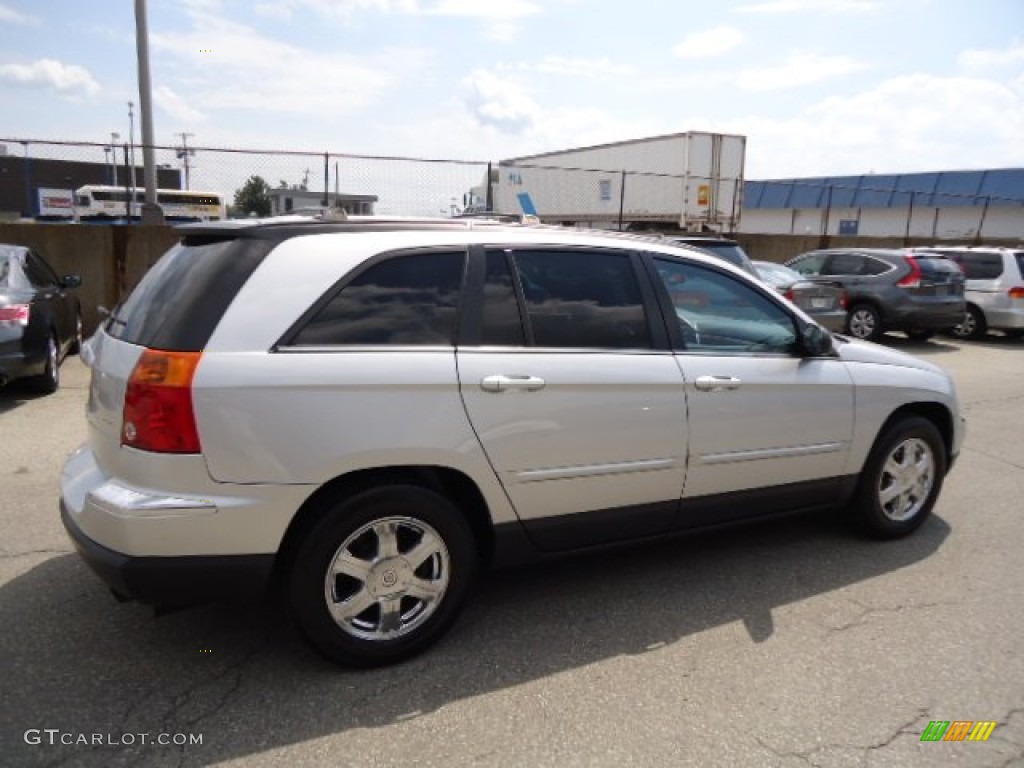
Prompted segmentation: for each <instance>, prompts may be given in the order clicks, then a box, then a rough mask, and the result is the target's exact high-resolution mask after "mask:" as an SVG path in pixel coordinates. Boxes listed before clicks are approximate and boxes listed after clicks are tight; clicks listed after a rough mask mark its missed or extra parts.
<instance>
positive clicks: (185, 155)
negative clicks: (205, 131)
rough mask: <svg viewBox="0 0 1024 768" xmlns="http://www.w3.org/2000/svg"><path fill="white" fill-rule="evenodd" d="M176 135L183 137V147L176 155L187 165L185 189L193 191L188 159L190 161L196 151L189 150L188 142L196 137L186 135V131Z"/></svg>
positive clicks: (190, 134)
mask: <svg viewBox="0 0 1024 768" xmlns="http://www.w3.org/2000/svg"><path fill="white" fill-rule="evenodd" d="M174 135H175V136H181V146H180V147H178V150H177V152H176V153H175V154H176V155H177V157H178V159H179V160H181V161H182V162H183V163H184V164H185V189H191V187H189V178H188V169H189V166H188V159H189V157H191V156H192V155H194V154H195V153H196V151H195V150H194V149H189V146H188V140H189V137H191V136H195V134H194V133H186V132H185V131H182V132H181V133H176V134H174Z"/></svg>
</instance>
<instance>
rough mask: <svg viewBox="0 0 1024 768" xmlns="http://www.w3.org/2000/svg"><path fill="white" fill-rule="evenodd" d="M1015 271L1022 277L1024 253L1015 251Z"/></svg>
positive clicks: (1023, 274) (1023, 272)
mask: <svg viewBox="0 0 1024 768" xmlns="http://www.w3.org/2000/svg"><path fill="white" fill-rule="evenodd" d="M1016 256H1017V272H1018V273H1019V274H1020V276H1021V277H1024V253H1017V254H1016Z"/></svg>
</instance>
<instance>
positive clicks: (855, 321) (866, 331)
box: [850, 309, 877, 339]
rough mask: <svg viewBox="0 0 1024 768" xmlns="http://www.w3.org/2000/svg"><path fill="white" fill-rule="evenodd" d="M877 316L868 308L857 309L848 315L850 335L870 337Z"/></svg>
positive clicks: (861, 337) (873, 330) (862, 337)
mask: <svg viewBox="0 0 1024 768" xmlns="http://www.w3.org/2000/svg"><path fill="white" fill-rule="evenodd" d="M876 322H877V318H876V317H875V313H874V312H872V311H871V310H870V309H858V310H856V311H854V312H853V314H851V315H850V335H851V336H856V337H857V338H858V339H870V338H871V337H872V336H873V335H874V333H875V323H876Z"/></svg>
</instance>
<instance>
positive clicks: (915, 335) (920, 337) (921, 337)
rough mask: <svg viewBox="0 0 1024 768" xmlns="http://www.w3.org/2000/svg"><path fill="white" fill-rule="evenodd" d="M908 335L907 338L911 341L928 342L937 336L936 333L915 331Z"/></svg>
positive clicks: (907, 332)
mask: <svg viewBox="0 0 1024 768" xmlns="http://www.w3.org/2000/svg"><path fill="white" fill-rule="evenodd" d="M906 334H907V338H908V339H910V340H911V341H928V339H930V338H931V337H932V336H934V335H935V331H922V330H913V331H906Z"/></svg>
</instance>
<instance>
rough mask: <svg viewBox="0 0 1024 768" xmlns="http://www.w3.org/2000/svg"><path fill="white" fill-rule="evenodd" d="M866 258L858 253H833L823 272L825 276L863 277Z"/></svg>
mask: <svg viewBox="0 0 1024 768" xmlns="http://www.w3.org/2000/svg"><path fill="white" fill-rule="evenodd" d="M863 270H864V257H863V256H860V255H858V254H856V253H833V254H832V256H831V257H830V258H829V260H828V263H827V264H826V265H825V268H824V269H823V270H822V271H821V274H823V275H863V274H864V271H863Z"/></svg>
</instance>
